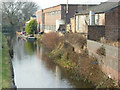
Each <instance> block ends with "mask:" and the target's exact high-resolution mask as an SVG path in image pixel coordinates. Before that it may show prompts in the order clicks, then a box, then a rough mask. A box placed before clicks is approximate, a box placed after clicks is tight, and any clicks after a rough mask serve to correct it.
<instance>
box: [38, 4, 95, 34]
mask: <svg viewBox="0 0 120 90" xmlns="http://www.w3.org/2000/svg"><path fill="white" fill-rule="evenodd" d="M92 6H95V5H91V4H90V5H86V4H60V5H56V6H53V7H49V8H46V9H42V10H41V11H37V12H36V16H37V22H38V31H39V32H40V31H43V30H49V31H56V30H58V29H59V26H60V25H62V26H63V25H67V24H69V23H70V18H72V17H73V16H74V14H75V13H78V12H80V11H81V10H86V9H88V8H89V7H92Z"/></svg>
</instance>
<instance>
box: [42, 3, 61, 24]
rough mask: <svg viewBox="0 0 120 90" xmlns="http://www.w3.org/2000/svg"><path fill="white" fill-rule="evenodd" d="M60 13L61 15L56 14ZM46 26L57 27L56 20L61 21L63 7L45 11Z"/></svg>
mask: <svg viewBox="0 0 120 90" xmlns="http://www.w3.org/2000/svg"><path fill="white" fill-rule="evenodd" d="M56 11H58V12H59V13H56ZM44 14H45V25H56V20H60V19H61V5H58V6H54V7H51V8H48V9H44Z"/></svg>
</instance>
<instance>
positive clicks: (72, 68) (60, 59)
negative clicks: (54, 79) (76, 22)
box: [44, 33, 117, 88]
mask: <svg viewBox="0 0 120 90" xmlns="http://www.w3.org/2000/svg"><path fill="white" fill-rule="evenodd" d="M78 37H80V38H78ZM47 39H53V38H51V37H49V38H47ZM46 41H48V40H46ZM46 41H44V43H45V42H46ZM49 41H51V40H49ZM57 43H58V42H57ZM46 45H47V44H46ZM51 45H52V44H51ZM72 45H79V46H80V47H79V49H82V50H83V51H82V52H83V53H76V52H75V51H74V48H73V46H72ZM85 46H86V40H85V38H84V37H82V36H81V35H80V34H72V33H70V34H66V35H65V36H61V37H59V43H58V44H56V45H55V46H54V48H51V50H52V51H51V52H50V53H49V57H51V58H53V59H52V60H54V62H55V63H57V64H59V65H60V66H61V67H63V68H64V69H66V70H67V71H68V72H70V73H71V74H72V76H71V79H75V80H78V81H79V80H81V79H82V80H84V81H87V82H89V83H92V84H94V86H95V87H96V88H108V87H117V85H115V83H113V80H112V79H109V78H108V77H107V76H106V75H105V74H104V73H103V72H102V71H101V69H100V68H99V65H98V62H97V60H96V59H95V58H92V57H89V56H88V55H87V54H85V53H86V52H85V49H84V47H85ZM47 48H49V47H47Z"/></svg>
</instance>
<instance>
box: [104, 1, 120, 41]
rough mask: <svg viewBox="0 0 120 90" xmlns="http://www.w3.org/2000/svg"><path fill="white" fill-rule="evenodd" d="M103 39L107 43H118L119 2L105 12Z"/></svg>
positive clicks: (119, 23)
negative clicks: (104, 38)
mask: <svg viewBox="0 0 120 90" xmlns="http://www.w3.org/2000/svg"><path fill="white" fill-rule="evenodd" d="M105 17H106V18H105V21H106V23H105V37H106V39H107V40H108V41H118V40H119V41H120V1H119V3H117V6H116V7H114V8H112V9H110V10H109V11H108V12H106V15H105Z"/></svg>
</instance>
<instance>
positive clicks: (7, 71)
mask: <svg viewBox="0 0 120 90" xmlns="http://www.w3.org/2000/svg"><path fill="white" fill-rule="evenodd" d="M0 75H1V74H0ZM11 82H12V77H11V65H10V57H9V48H8V46H7V40H6V39H5V36H4V35H2V84H0V85H2V88H10V83H11Z"/></svg>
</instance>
